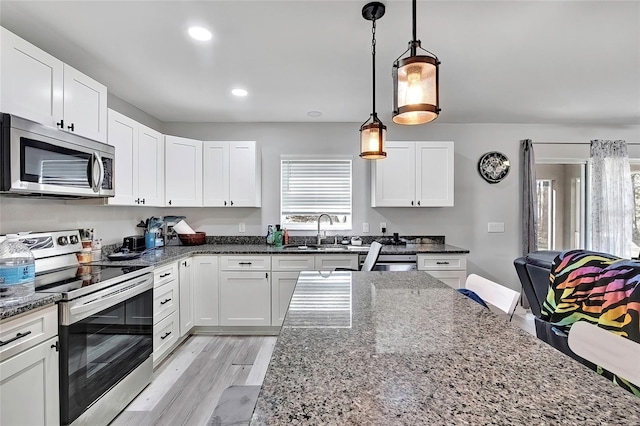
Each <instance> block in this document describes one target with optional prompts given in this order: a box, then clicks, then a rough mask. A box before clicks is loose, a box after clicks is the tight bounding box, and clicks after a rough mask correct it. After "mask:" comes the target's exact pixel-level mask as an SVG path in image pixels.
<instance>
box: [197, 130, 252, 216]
mask: <svg viewBox="0 0 640 426" xmlns="http://www.w3.org/2000/svg"><path fill="white" fill-rule="evenodd" d="M203 150H204V172H203V173H204V183H203V205H204V206H205V207H260V206H261V194H262V191H261V158H260V150H259V148H258V144H257V143H256V142H255V141H246V142H245V141H233V142H218V141H205V142H204V145H203Z"/></svg>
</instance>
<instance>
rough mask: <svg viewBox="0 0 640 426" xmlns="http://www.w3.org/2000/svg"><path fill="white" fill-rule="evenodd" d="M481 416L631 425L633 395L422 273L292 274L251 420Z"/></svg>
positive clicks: (457, 420) (639, 409)
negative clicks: (292, 282) (291, 287)
mask: <svg viewBox="0 0 640 426" xmlns="http://www.w3.org/2000/svg"><path fill="white" fill-rule="evenodd" d="M320 295H324V296H330V297H317V296H320ZM323 300H324V302H323ZM327 301H328V303H327ZM488 423H491V424H509V425H525V424H526V425H529V424H567V425H576V424H580V425H586V424H589V425H601V424H611V425H619V424H640V399H639V398H636V397H634V396H633V395H632V394H630V393H628V392H626V391H624V390H623V389H621V388H619V387H617V386H616V385H614V384H613V383H611V382H609V381H608V380H607V379H605V378H604V377H602V376H599V375H598V374H597V373H595V372H593V371H591V370H589V369H587V368H586V367H585V366H583V365H581V364H579V363H578V362H576V361H574V360H573V359H571V358H569V357H567V356H565V355H564V354H562V353H561V352H559V351H557V350H556V349H554V348H552V347H551V346H549V345H547V344H545V343H544V342H542V341H540V340H538V339H536V338H535V337H533V336H531V335H529V334H527V333H526V332H524V331H523V330H520V329H519V328H517V327H516V326H514V325H512V324H510V323H509V322H508V321H507V320H506V319H504V318H502V317H498V316H496V315H494V314H493V313H491V312H490V311H489V310H487V309H485V308H483V307H482V306H480V305H479V304H477V303H475V302H473V301H472V300H470V299H468V298H466V297H464V296H462V295H461V294H459V293H457V292H456V291H454V290H452V289H451V288H449V287H447V286H446V285H444V284H443V283H441V282H440V281H439V280H437V279H435V278H433V277H431V276H430V275H428V274H425V273H421V272H354V273H351V272H333V273H326V272H301V273H300V277H299V279H298V283H297V285H296V289H295V292H294V295H293V297H292V300H291V304H290V307H289V311H288V313H287V316H286V318H285V322H284V325H283V328H282V331H281V333H280V336H279V337H278V341H277V344H276V347H275V350H274V352H273V355H272V358H271V363H270V364H269V368H268V371H267V374H266V377H265V380H264V384H263V386H262V389H261V392H260V395H259V397H258V401H257V404H256V407H255V410H254V413H253V417H252V420H251V425H280V424H340V425H341V424H358V425H361V424H362V425H364V424H367V425H394V424H398V425H405V424H410V425H415V424H430V425H434V424H438V425H439V424H488Z"/></svg>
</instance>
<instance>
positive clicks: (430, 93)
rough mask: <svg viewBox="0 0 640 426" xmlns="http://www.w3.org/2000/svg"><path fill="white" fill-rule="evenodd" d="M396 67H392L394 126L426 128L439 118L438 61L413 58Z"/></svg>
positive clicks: (429, 57) (401, 61) (421, 57)
mask: <svg viewBox="0 0 640 426" xmlns="http://www.w3.org/2000/svg"><path fill="white" fill-rule="evenodd" d="M396 64H397V65H396ZM396 64H394V66H393V83H394V88H393V92H394V108H393V122H394V123H396V124H423V123H428V122H430V121H433V120H435V119H436V118H438V113H439V112H440V108H438V61H437V59H435V58H432V57H431V56H411V57H409V58H406V59H401V60H398V61H397V62H396Z"/></svg>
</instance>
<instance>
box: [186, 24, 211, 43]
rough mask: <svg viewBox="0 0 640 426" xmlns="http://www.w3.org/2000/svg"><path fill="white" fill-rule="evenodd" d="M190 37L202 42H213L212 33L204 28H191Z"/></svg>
mask: <svg viewBox="0 0 640 426" xmlns="http://www.w3.org/2000/svg"><path fill="white" fill-rule="evenodd" d="M189 35H190V36H191V37H192V38H194V39H196V40H200V41H207V40H211V31H209V30H208V29H206V28H202V27H191V28H189Z"/></svg>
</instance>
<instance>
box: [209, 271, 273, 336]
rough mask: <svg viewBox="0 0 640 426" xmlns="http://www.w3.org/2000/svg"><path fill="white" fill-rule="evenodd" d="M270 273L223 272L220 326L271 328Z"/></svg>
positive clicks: (221, 273)
mask: <svg viewBox="0 0 640 426" xmlns="http://www.w3.org/2000/svg"><path fill="white" fill-rule="evenodd" d="M270 284H271V283H270V277H269V272H235V271H221V272H220V325H245V326H246V325H271V285H270Z"/></svg>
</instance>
